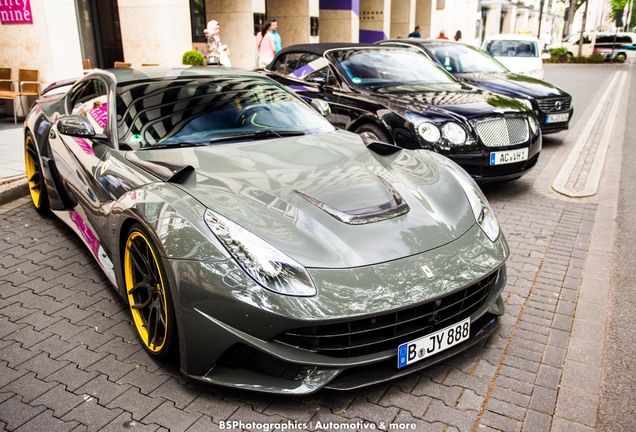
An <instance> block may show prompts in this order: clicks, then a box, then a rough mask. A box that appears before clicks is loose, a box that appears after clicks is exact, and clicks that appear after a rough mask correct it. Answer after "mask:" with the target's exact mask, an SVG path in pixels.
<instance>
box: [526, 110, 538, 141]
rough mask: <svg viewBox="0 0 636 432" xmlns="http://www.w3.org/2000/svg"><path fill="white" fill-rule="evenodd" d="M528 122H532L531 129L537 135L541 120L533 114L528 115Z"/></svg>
mask: <svg viewBox="0 0 636 432" xmlns="http://www.w3.org/2000/svg"><path fill="white" fill-rule="evenodd" d="M528 123H530V130H531V131H532V136H534V135H536V134H537V132H538V131H539V122H538V121H537V118H536V117H535V116H533V115H531V116H528Z"/></svg>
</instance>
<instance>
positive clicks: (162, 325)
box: [124, 228, 172, 355]
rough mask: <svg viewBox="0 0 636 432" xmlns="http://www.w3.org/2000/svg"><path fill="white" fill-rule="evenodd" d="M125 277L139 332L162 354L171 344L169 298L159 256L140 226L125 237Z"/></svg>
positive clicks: (150, 346) (152, 349) (151, 350)
mask: <svg viewBox="0 0 636 432" xmlns="http://www.w3.org/2000/svg"><path fill="white" fill-rule="evenodd" d="M124 276H125V280H126V293H127V294H128V303H129V304H130V310H131V312H132V317H133V320H134V322H135V326H136V327H137V332H138V333H139V336H140V338H141V340H142V342H143V343H144V345H145V347H146V349H147V350H148V351H150V352H151V353H153V354H155V355H162V354H164V352H165V351H167V350H168V349H169V345H170V344H169V343H168V342H169V340H170V337H169V336H170V334H169V328H170V326H171V325H172V323H171V322H169V316H170V314H169V313H168V311H169V305H168V302H169V298H168V296H167V294H166V289H167V288H166V285H165V283H164V278H163V276H162V272H161V267H160V264H159V261H158V260H157V255H156V253H155V251H154V249H153V247H152V246H151V244H150V241H149V240H148V239H147V238H146V236H145V235H144V234H143V233H142V232H141V231H140V230H139V229H135V228H133V229H132V230H131V231H130V233H129V234H128V239H127V240H126V247H125V251H124Z"/></svg>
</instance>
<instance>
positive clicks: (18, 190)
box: [0, 176, 29, 205]
mask: <svg viewBox="0 0 636 432" xmlns="http://www.w3.org/2000/svg"><path fill="white" fill-rule="evenodd" d="M28 194H29V187H28V186H27V179H26V176H18V177H12V178H8V179H4V180H2V181H0V205H2V204H7V203H9V202H11V201H13V200H16V199H18V198H22V197H23V196H26V195H28Z"/></svg>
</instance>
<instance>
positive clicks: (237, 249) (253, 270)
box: [205, 209, 316, 296]
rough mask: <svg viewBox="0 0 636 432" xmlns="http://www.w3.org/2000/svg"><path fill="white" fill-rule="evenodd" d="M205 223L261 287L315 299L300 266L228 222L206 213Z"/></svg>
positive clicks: (209, 212) (306, 275)
mask: <svg viewBox="0 0 636 432" xmlns="http://www.w3.org/2000/svg"><path fill="white" fill-rule="evenodd" d="M205 222H206V224H207V225H208V227H210V229H211V230H212V232H213V233H214V235H215V236H216V237H217V238H218V239H219V240H220V241H221V243H222V244H223V246H224V247H225V248H226V249H227V250H228V252H229V253H230V255H232V257H233V258H234V259H235V260H236V262H237V263H238V264H239V265H240V266H241V267H242V268H243V270H245V271H246V272H247V274H249V275H250V276H251V277H252V278H253V279H254V280H255V281H256V282H258V283H259V284H260V285H261V286H263V287H265V288H267V289H269V290H271V291H274V292H277V293H279V294H286V295H292V296H313V295H316V287H315V286H314V283H313V281H312V279H311V276H310V275H309V273H308V272H307V270H306V269H305V267H303V266H302V265H301V264H299V263H298V262H296V261H295V260H294V259H292V258H290V257H289V256H287V255H285V254H284V253H283V252H281V251H280V250H278V249H276V248H275V247H274V246H272V245H270V244H269V243H267V242H266V241H264V240H263V239H261V238H260V237H258V236H256V235H254V234H252V233H251V232H249V231H248V230H246V229H245V228H243V227H242V226H240V225H237V224H235V223H234V222H232V221H230V220H229V219H226V218H224V217H223V216H221V215H219V214H217V213H215V212H213V211H212V210H209V209H208V210H206V212H205Z"/></svg>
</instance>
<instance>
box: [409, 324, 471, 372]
mask: <svg viewBox="0 0 636 432" xmlns="http://www.w3.org/2000/svg"><path fill="white" fill-rule="evenodd" d="M469 337H470V317H469V318H466V319H465V320H463V321H460V322H458V323H456V324H453V325H450V326H448V327H446V328H443V329H441V330H439V331H436V332H435V333H431V334H429V335H426V336H424V337H421V338H419V339H415V340H414V341H411V342H407V343H404V344H402V345H400V346H399V347H398V369H399V368H403V367H404V366H408V365H410V364H412V363H415V362H418V361H420V360H423V359H425V358H426V357H430V356H432V355H435V354H437V353H439V352H442V351H444V350H447V349H448V348H450V347H452V346H455V345H457V344H459V343H462V342H463V341H465V340H466V339H468V338H469Z"/></svg>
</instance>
